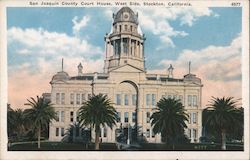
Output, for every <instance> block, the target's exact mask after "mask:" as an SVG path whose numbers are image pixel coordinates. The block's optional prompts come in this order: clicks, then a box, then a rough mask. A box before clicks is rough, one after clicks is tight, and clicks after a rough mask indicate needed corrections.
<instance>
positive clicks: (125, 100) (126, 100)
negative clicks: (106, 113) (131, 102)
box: [124, 94, 128, 106]
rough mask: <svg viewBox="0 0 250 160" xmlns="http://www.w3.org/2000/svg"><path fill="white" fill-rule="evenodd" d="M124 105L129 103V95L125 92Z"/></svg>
mask: <svg viewBox="0 0 250 160" xmlns="http://www.w3.org/2000/svg"><path fill="white" fill-rule="evenodd" d="M124 105H126V106H127V105H128V95H127V94H125V95H124Z"/></svg>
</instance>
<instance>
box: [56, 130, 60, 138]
mask: <svg viewBox="0 0 250 160" xmlns="http://www.w3.org/2000/svg"><path fill="white" fill-rule="evenodd" d="M56 136H57V137H58V136H59V128H56Z"/></svg>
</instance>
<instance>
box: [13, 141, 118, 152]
mask: <svg viewBox="0 0 250 160" xmlns="http://www.w3.org/2000/svg"><path fill="white" fill-rule="evenodd" d="M94 148H95V147H94V144H93V143H91V144H89V146H88V148H86V144H83V143H65V142H42V143H41V148H40V149H38V148H37V143H26V144H15V145H12V146H11V147H10V148H9V151H92V150H94ZM100 150H103V151H111V150H112V151H113V150H117V147H116V144H115V143H101V144H100Z"/></svg>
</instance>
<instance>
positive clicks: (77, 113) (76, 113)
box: [75, 111, 79, 122]
mask: <svg viewBox="0 0 250 160" xmlns="http://www.w3.org/2000/svg"><path fill="white" fill-rule="evenodd" d="M75 115H76V121H77V122H79V112H78V111H76V112H75Z"/></svg>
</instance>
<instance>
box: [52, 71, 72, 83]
mask: <svg viewBox="0 0 250 160" xmlns="http://www.w3.org/2000/svg"><path fill="white" fill-rule="evenodd" d="M69 78H70V77H69V75H68V73H67V72H64V71H61V72H57V74H55V75H54V76H53V78H52V81H60V80H61V81H67V80H69Z"/></svg>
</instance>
